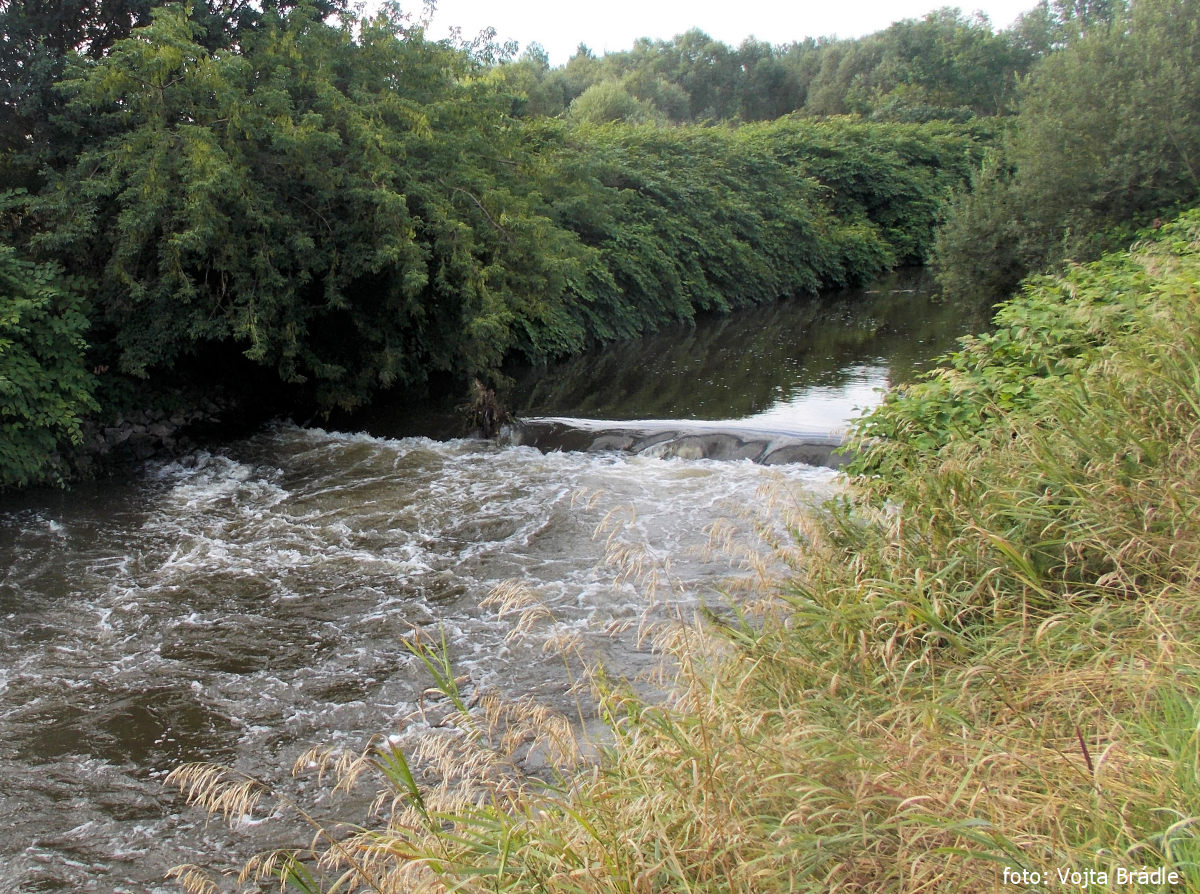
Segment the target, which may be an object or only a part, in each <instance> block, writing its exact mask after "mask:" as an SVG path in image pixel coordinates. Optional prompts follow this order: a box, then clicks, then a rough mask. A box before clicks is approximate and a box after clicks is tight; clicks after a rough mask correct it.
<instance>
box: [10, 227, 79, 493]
mask: <svg viewBox="0 0 1200 894" xmlns="http://www.w3.org/2000/svg"><path fill="white" fill-rule="evenodd" d="M85 313H86V305H85V303H84V301H83V299H82V298H81V297H80V296H79V295H78V293H76V292H75V291H74V290H72V289H71V288H70V287H69V286H68V285H67V284H65V283H64V281H63V279H62V277H61V276H60V273H59V270H58V269H57V268H56V267H55V266H54V265H51V264H33V263H30V262H28V261H23V260H21V259H20V258H19V257H18V256H17V253H16V251H15V250H14V249H13V248H11V247H10V246H7V245H0V487H7V486H12V485H27V484H40V483H46V482H54V481H61V479H62V475H63V472H64V450H65V449H66V448H69V447H70V446H72V445H78V444H79V442H80V440H81V438H82V435H81V432H80V418H81V416H82V414H83V413H85V412H86V411H87V410H89V409H94V407H95V404H94V401H93V400H92V388H93V377H92V375H91V374H90V373H89V372H88V370H87V369H86V367H85V366H84V356H83V355H84V348H85V345H84V340H83V335H84V333H85V332H86V331H87V318H86V316H85Z"/></svg>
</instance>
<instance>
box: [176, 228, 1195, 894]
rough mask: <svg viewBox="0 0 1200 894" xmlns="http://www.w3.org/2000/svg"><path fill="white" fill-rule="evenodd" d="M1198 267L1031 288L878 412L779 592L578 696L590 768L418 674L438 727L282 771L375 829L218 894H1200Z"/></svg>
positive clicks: (559, 728)
mask: <svg viewBox="0 0 1200 894" xmlns="http://www.w3.org/2000/svg"><path fill="white" fill-rule="evenodd" d="M1198 234H1200V215H1198V214H1192V215H1188V216H1185V217H1184V218H1182V219H1181V220H1180V221H1178V222H1176V223H1174V224H1171V225H1169V226H1167V227H1165V228H1163V230H1162V231H1161V232H1159V233H1157V234H1155V236H1154V238H1153V239H1150V240H1148V241H1146V242H1144V243H1141V244H1139V245H1138V246H1135V248H1134V249H1133V250H1132V251H1131V252H1129V253H1127V254H1125V255H1122V256H1114V257H1111V258H1108V259H1105V260H1104V261H1102V262H1100V263H1099V264H1097V265H1092V266H1091V267H1089V268H1081V269H1078V270H1076V271H1074V272H1072V273H1070V274H1068V275H1067V276H1066V277H1065V278H1062V279H1056V280H1045V281H1041V282H1040V283H1038V284H1036V285H1035V286H1034V287H1032V288H1031V289H1029V290H1028V291H1027V292H1026V293H1025V294H1024V295H1023V296H1022V297H1021V298H1020V299H1018V301H1017V302H1016V304H1017V305H1019V306H1020V307H1023V308H1024V310H1020V309H1018V310H1015V311H1014V310H1011V309H1010V310H1009V313H1008V316H1007V317H1005V316H1003V314H1002V316H1001V318H1000V322H1001V324H1002V325H1001V326H1000V327H999V328H998V329H997V331H996V333H993V335H992V336H991V337H989V338H981V339H979V340H975V341H973V342H969V343H968V344H967V345H966V346H965V347H964V351H963V352H962V353H960V354H959V355H956V356H955V357H951V358H947V365H946V367H945V369H944V370H943V371H942V372H941V373H938V374H935V375H934V377H933V378H931V379H930V380H929V381H928V382H927V383H923V384H921V385H918V386H916V387H914V388H913V389H911V390H910V391H909V392H908V393H906V394H903V395H897V396H894V397H893V398H891V399H890V400H889V401H888V402H887V403H886V404H885V405H884V406H883V407H882V408H881V409H880V410H878V411H877V412H876V414H875V416H874V417H872V419H870V420H868V421H867V422H865V423H864V424H863V425H861V426H860V428H859V434H860V441H859V444H858V447H859V449H860V457H859V459H858V461H857V462H856V468H857V474H856V475H855V476H854V477H852V478H851V479H850V480H848V481H847V485H846V490H845V492H844V495H843V496H841V497H840V498H838V499H837V500H836V501H835V502H834V503H832V504H830V505H828V506H827V507H825V508H824V509H823V511H821V512H820V513H809V514H807V515H804V516H800V517H797V518H795V519H793V520H792V523H791V528H792V530H793V531H794V537H793V538H792V539H791V540H789V541H788V542H786V543H782V544H776V545H775V547H774V549H775V550H776V551H777V552H778V555H777V558H782V559H783V560H784V561H785V562H786V563H787V567H788V568H790V569H791V571H790V572H789V573H788V574H786V575H783V576H782V577H777V578H775V579H768V578H766V577H762V578H759V579H758V582H757V583H756V584H755V586H754V588H753V591H752V592H743V593H739V594H738V601H737V602H738V604H737V609H736V611H733V612H731V613H727V614H725V615H722V616H721V617H720V618H719V619H718V618H716V617H715V616H714V617H713V618H712V619H711V620H710V622H708V623H706V624H702V625H692V626H676V627H671V628H669V629H667V630H665V631H662V635H661V636H660V643H659V645H660V646H661V647H662V648H663V650H664V652H665V653H666V654H667V655H668V656H669V657H670V659H671V665H670V666H671V667H672V668H673V669H674V678H673V681H672V685H671V687H670V689H669V694H668V695H667V696H666V697H662V698H656V699H654V700H648V699H646V698H644V697H640V696H639V695H638V694H636V693H635V692H634V691H632V690H631V689H630V688H629V687H625V686H622V685H620V684H618V683H614V682H613V681H610V680H606V679H605V678H604V677H603V675H602V674H600V673H599V672H597V671H593V672H592V675H591V681H592V683H593V684H594V685H595V688H596V698H597V699H598V700H599V703H600V705H601V710H602V716H603V717H604V719H605V721H606V724H607V727H608V729H609V730H610V731H611V737H610V738H609V739H607V740H606V741H604V742H603V743H602V744H599V745H596V744H595V743H592V745H591V747H590V748H589V747H588V743H586V742H583V741H581V740H580V725H579V724H578V723H572V722H570V720H569V718H566V717H563V716H560V715H558V714H555V713H553V712H550V711H547V710H544V709H542V708H539V707H538V706H536V705H534V704H532V703H521V704H516V705H513V704H502V703H500V702H497V701H487V700H485V701H484V702H483V703H481V704H476V705H472V704H471V703H470V701H469V699H466V698H464V697H463V694H462V693H461V692H459V690H458V689H457V684H456V683H455V681H454V680H453V675H452V672H451V670H450V668H448V667H447V666H446V665H445V664H443V663H441V659H440V657H439V654H440V653H439V650H438V649H437V648H435V647H434V646H433V645H430V644H421V643H416V644H414V648H415V649H417V650H418V654H421V655H422V657H424V658H425V659H426V662H427V664H428V665H429V667H430V669H431V671H432V672H433V675H434V677H435V679H437V680H438V681H439V684H440V687H441V690H442V692H443V695H442V697H441V700H440V702H439V704H440V705H441V710H442V711H443V714H444V717H443V718H439V722H440V720H441V719H445V720H446V721H447V722H448V723H449V724H450V726H449V727H438V728H436V729H435V732H434V733H433V734H431V735H429V736H426V737H425V738H424V739H423V740H422V742H421V744H420V746H419V747H417V748H415V750H414V749H410V752H409V753H408V754H404V753H402V751H401V750H398V749H397V748H395V747H394V745H393V743H391V742H389V741H387V740H381V741H379V742H377V743H373V744H371V745H370V746H368V748H367V749H366V751H365V752H364V753H363V754H362V755H359V756H356V757H353V758H347V757H345V756H338V755H322V754H320V753H313V754H310V755H308V756H307V757H306V758H305V760H304V761H302V764H303V765H304V766H302V767H301V769H306V768H307V769H308V770H309V771H314V769H315V770H316V771H325V772H331V773H332V776H331V779H333V780H334V783H335V784H337V785H351V784H353V783H355V782H361V781H366V780H368V779H369V783H368V784H370V785H374V786H376V787H377V788H378V789H379V791H380V795H379V798H378V799H377V802H376V805H375V806H376V810H375V811H374V813H373V814H372V816H370V817H367V818H364V819H361V820H360V822H361V823H363V825H353V824H346V825H339V824H334V825H330V824H327V823H318V822H316V821H314V838H313V846H312V848H311V849H310V850H307V851H304V852H300V853H295V852H291V853H286V854H275V855H265V856H264V857H263V858H260V859H259V860H258V861H255V862H254V863H252V864H251V865H250V866H249V867H247V869H246V870H245V873H244V874H243V878H244V880H245V881H246V882H247V883H248V884H256V883H257V881H261V880H263V879H274V880H277V881H279V882H280V884H281V885H282V886H283V887H285V888H286V887H288V886H289V885H291V886H292V887H293V888H296V889H298V890H308V891H318V890H321V891H330V892H333V891H380V892H384V891H386V892H393V891H409V890H431V891H555V892H558V891H563V892H566V891H580V892H600V891H613V892H652V891H655V892H657V891H695V892H704V891H712V892H717V891H721V892H773V891H898V892H900V891H903V892H918V891H996V890H1014V891H1020V890H1046V891H1051V890H1070V889H1079V888H1081V887H1082V885H1083V882H1082V881H1080V880H1090V881H1091V884H1092V885H1093V886H1094V888H1096V889H1104V888H1105V887H1108V888H1115V887H1116V885H1117V884H1118V879H1119V877H1118V875H1117V873H1118V872H1126V873H1128V872H1137V871H1139V870H1141V869H1142V868H1143V867H1145V871H1147V872H1150V871H1155V872H1159V873H1161V874H1163V875H1165V873H1167V872H1175V873H1177V876H1176V881H1175V882H1174V884H1173V885H1172V884H1171V883H1169V882H1162V883H1159V882H1158V881H1157V880H1156V879H1157V878H1158V876H1145V877H1143V882H1144V883H1136V882H1137V876H1134V882H1131V883H1129V884H1128V885H1127V887H1126V888H1125V889H1126V890H1142V891H1146V890H1164V891H1165V890H1171V891H1181V890H1187V891H1200V839H1198V838H1197V823H1200V582H1198V579H1200V573H1198V572H1200V287H1198V285H1197V284H1198V283H1200V239H1198ZM1030 320H1039V321H1041V322H1040V323H1038V324H1037V325H1036V326H1034V325H1029V321H1030ZM1006 327H1007V329H1006ZM1023 327H1024V330H1023ZM1039 327H1041V328H1039ZM1052 330H1053V331H1052ZM1014 367H1015V368H1016V369H1017V372H1014ZM1018 386H1019V387H1018ZM1014 388H1015V389H1016V390H1014ZM501 599H502V600H503V601H504V602H505V607H506V608H508V609H511V610H522V609H525V610H528V609H529V606H527V605H523V604H522V603H521V600H520V598H519V593H518V592H517V591H516V590H514V591H511V592H509V593H507V594H502V596H501ZM533 617H534V615H533V614H528V613H527V614H525V615H523V616H522V618H523V619H532V618H533ZM521 623H524V620H522V621H520V622H518V625H517V626H518V627H519V626H520V625H521ZM531 754H536V755H538V757H539V759H538V760H536V761H534V760H531ZM172 781H173V782H175V783H177V784H178V785H179V786H180V787H181V788H182V789H183V791H184V792H185V793H186V794H187V795H188V796H189V798H190V799H191V800H193V801H195V802H197V803H200V804H202V805H204V806H206V807H207V808H208V809H210V810H215V811H217V812H224V813H226V814H227V815H236V814H237V813H238V812H239V811H241V810H246V809H249V808H250V806H251V805H250V804H249V803H248V802H245V801H242V800H239V799H245V798H249V797H251V796H252V795H255V796H256V795H257V794H258V790H257V789H255V788H254V786H256V785H258V784H257V783H253V782H251V781H249V780H243V779H233V778H231V777H229V776H228V775H227V773H226V771H222V770H220V769H219V768H214V767H204V766H199V767H198V766H190V767H184V768H181V769H179V770H177V771H176V772H175V773H174V774H172ZM239 786H240V787H239ZM297 809H299V807H297ZM178 872H179V876H180V878H181V881H182V882H183V883H184V887H185V888H186V889H187V890H189V891H203V890H207V889H206V887H205V886H206V885H209V884H211V883H210V882H208V881H206V880H204V879H202V878H200V876H199V875H198V874H196V873H195V872H194V871H192V870H190V869H188V868H187V867H181V868H180V870H179V871H178ZM1072 872H1074V873H1078V876H1077V877H1076V881H1075V882H1074V883H1073V882H1071V881H1070V874H1071V873H1072ZM1022 873H1024V875H1022ZM1039 877H1040V881H1038V880H1037V879H1038V878H1039ZM1062 879H1065V881H1062Z"/></svg>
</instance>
